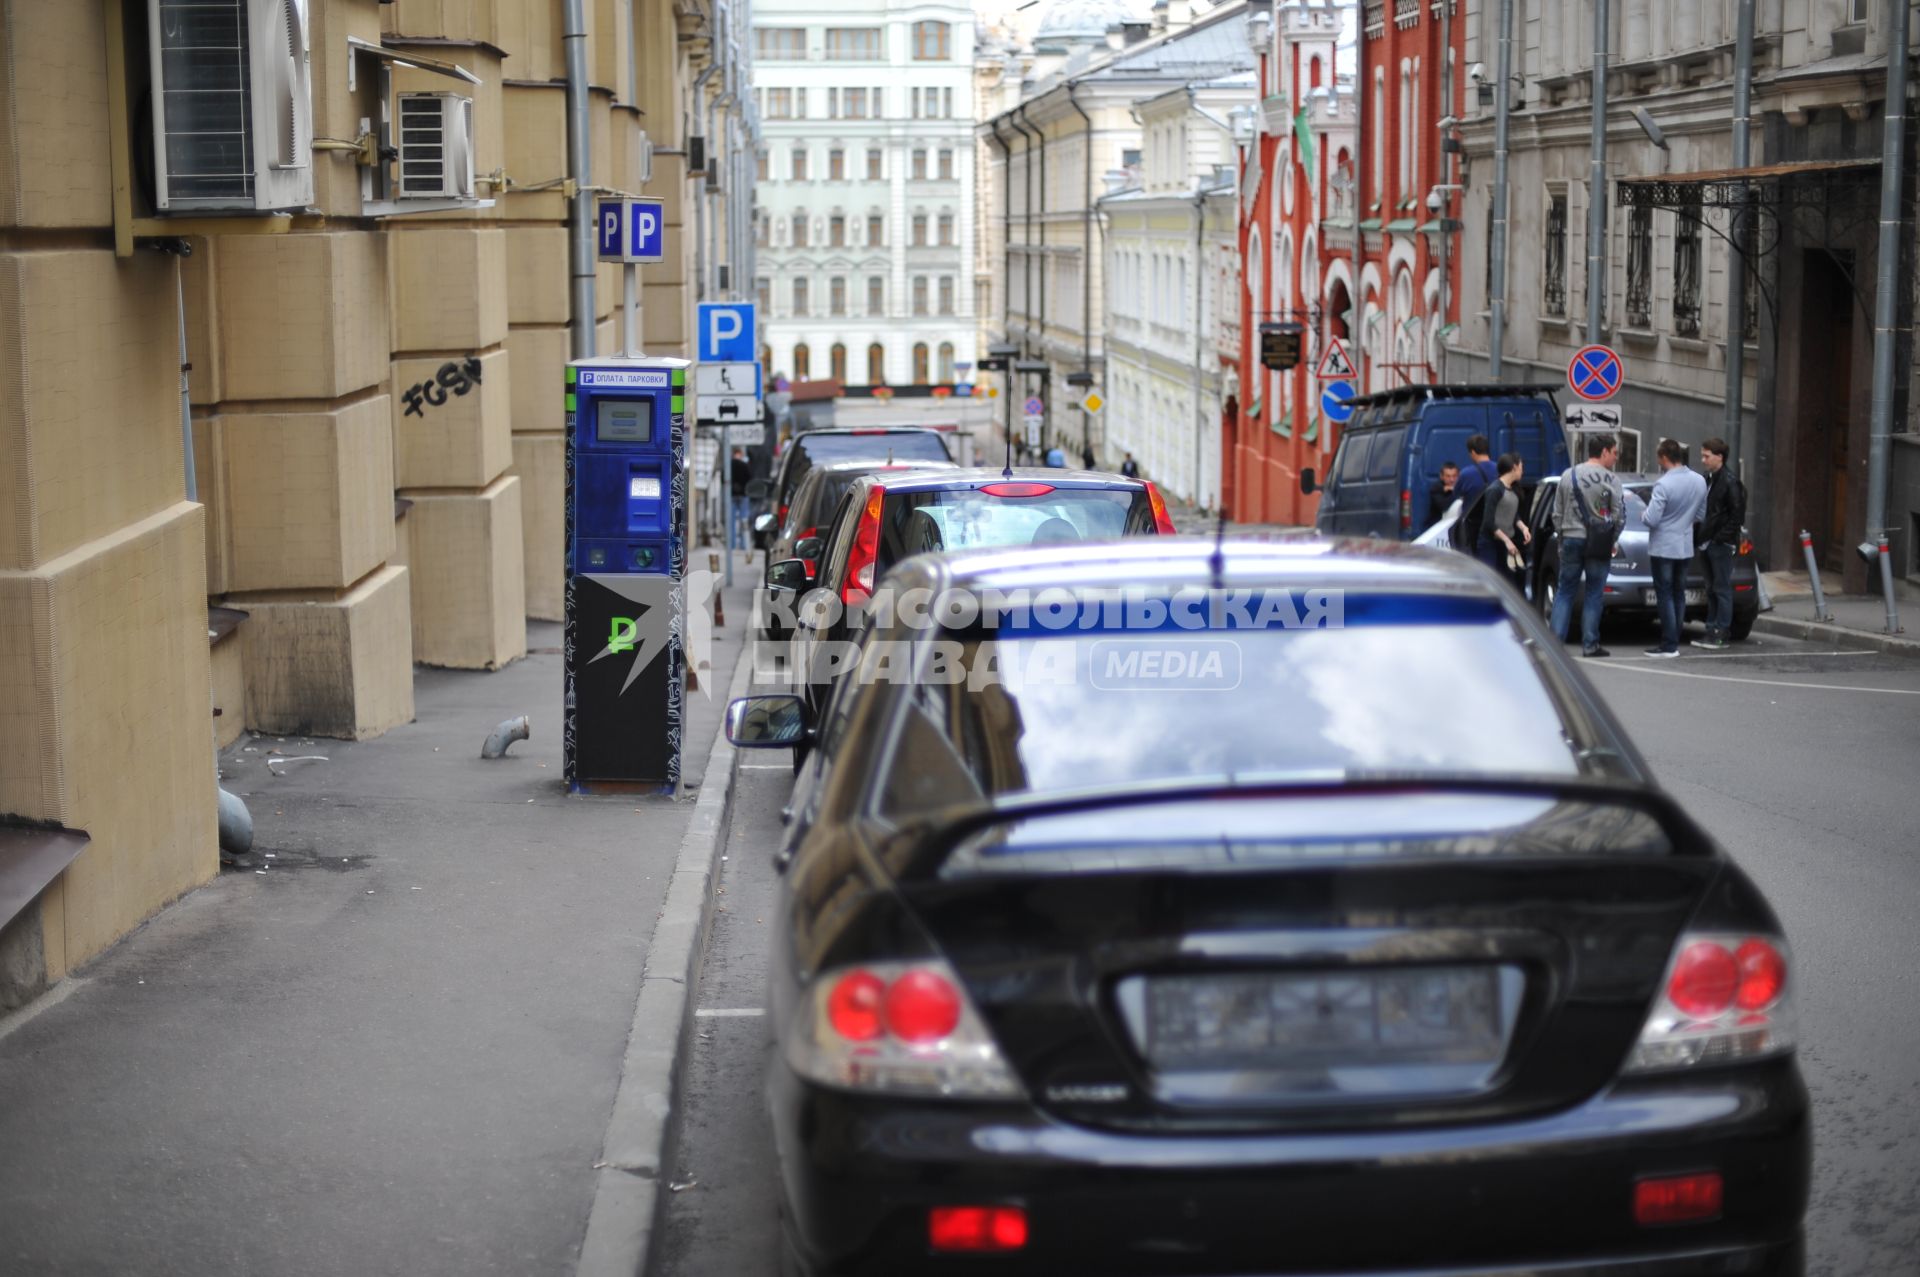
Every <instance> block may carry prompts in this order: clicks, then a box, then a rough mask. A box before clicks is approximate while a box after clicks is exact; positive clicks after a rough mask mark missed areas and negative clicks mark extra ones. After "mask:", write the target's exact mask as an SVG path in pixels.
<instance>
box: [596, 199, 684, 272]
mask: <svg viewBox="0 0 1920 1277" xmlns="http://www.w3.org/2000/svg"><path fill="white" fill-rule="evenodd" d="M599 214H600V221H599V225H598V227H597V230H598V234H597V235H596V237H595V238H596V239H597V240H598V242H599V247H600V260H601V261H603V262H658V261H664V260H665V259H666V255H667V253H666V248H667V217H666V204H665V201H663V200H645V199H623V200H601V201H600V208H599Z"/></svg>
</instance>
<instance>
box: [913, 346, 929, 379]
mask: <svg viewBox="0 0 1920 1277" xmlns="http://www.w3.org/2000/svg"><path fill="white" fill-rule="evenodd" d="M913 384H914V385H916V386H924V385H926V384H927V343H926V342H924V341H917V342H915V343H914V344H913Z"/></svg>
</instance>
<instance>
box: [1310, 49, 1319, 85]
mask: <svg viewBox="0 0 1920 1277" xmlns="http://www.w3.org/2000/svg"><path fill="white" fill-rule="evenodd" d="M1307 87H1308V88H1310V89H1317V88H1319V87H1320V55H1319V54H1317V53H1316V54H1314V55H1313V61H1312V62H1310V63H1308V64H1307Z"/></svg>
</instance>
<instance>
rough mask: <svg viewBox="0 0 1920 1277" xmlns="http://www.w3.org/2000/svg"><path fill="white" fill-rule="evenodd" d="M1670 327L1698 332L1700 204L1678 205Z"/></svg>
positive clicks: (1677, 333) (1684, 332)
mask: <svg viewBox="0 0 1920 1277" xmlns="http://www.w3.org/2000/svg"><path fill="white" fill-rule="evenodd" d="M1673 331H1674V335H1675V336H1677V337H1698V336H1699V335H1700V206H1699V205H1698V204H1689V205H1686V206H1684V207H1682V208H1680V209H1679V210H1678V211H1677V213H1676V216H1675V221H1674V225H1673Z"/></svg>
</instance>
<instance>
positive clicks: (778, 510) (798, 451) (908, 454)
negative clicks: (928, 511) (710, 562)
mask: <svg viewBox="0 0 1920 1277" xmlns="http://www.w3.org/2000/svg"><path fill="white" fill-rule="evenodd" d="M827 461H874V462H879V463H881V464H893V463H899V462H908V463H910V462H916V461H934V462H941V463H944V464H948V465H951V464H952V462H953V454H952V453H950V452H948V451H947V442H946V440H945V439H943V438H941V437H940V432H939V431H937V430H928V429H922V428H920V427H916V426H872V427H858V428H853V429H839V428H834V427H828V428H825V429H821V430H808V431H806V432H804V433H802V434H799V435H796V436H794V438H793V440H792V442H790V443H789V444H787V447H786V450H785V451H783V452H782V453H781V454H780V458H779V460H778V461H777V462H776V463H775V466H774V472H773V487H772V489H771V490H770V492H769V493H768V499H769V502H770V505H771V508H770V509H768V510H766V511H765V512H763V513H761V514H759V515H757V516H756V517H755V519H754V525H753V530H754V536H755V537H756V539H757V540H758V542H759V544H760V545H761V546H762V547H764V546H765V545H766V544H767V543H768V542H769V541H770V540H771V539H772V536H773V533H774V532H775V531H776V530H777V529H778V528H779V527H780V525H781V524H783V523H785V522H786V518H787V513H788V511H789V509H790V508H791V507H792V504H793V494H794V492H795V491H797V490H798V489H799V487H800V481H801V480H802V479H804V478H806V477H807V471H809V470H811V469H813V467H814V466H816V465H819V464H821V463H822V462H827Z"/></svg>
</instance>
